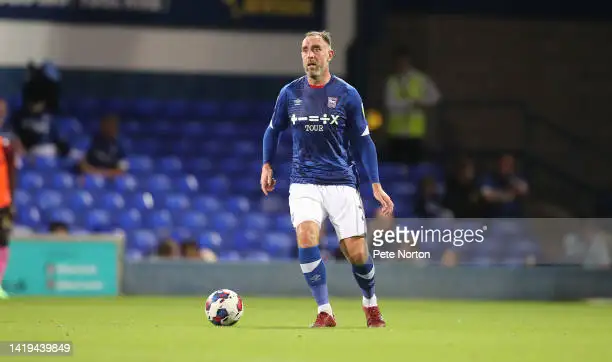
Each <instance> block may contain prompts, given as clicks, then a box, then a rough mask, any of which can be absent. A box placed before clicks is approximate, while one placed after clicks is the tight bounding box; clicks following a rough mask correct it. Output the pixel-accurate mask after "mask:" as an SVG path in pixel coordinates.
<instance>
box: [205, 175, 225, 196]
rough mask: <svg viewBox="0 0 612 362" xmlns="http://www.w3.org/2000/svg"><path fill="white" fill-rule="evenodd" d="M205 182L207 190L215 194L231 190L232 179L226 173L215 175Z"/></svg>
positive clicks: (222, 193)
mask: <svg viewBox="0 0 612 362" xmlns="http://www.w3.org/2000/svg"><path fill="white" fill-rule="evenodd" d="M205 182H206V190H208V191H209V192H210V193H212V194H214V195H224V194H227V192H228V191H229V190H230V180H229V178H228V177H227V176H224V175H217V176H213V177H211V178H209V179H207V180H206V181H205Z"/></svg>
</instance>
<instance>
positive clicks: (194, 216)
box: [175, 211, 208, 230]
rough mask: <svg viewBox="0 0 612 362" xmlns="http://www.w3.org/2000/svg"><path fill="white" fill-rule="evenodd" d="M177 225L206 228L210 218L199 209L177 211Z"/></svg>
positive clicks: (188, 227) (194, 228) (189, 227)
mask: <svg viewBox="0 0 612 362" xmlns="http://www.w3.org/2000/svg"><path fill="white" fill-rule="evenodd" d="M175 215H176V217H175V219H176V223H175V224H176V225H178V226H179V227H184V228H187V229H191V230H196V229H201V230H203V229H206V227H207V226H208V219H207V218H206V215H205V214H204V213H202V212H199V211H182V212H176V213H175Z"/></svg>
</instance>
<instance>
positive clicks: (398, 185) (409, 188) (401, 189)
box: [388, 181, 416, 197]
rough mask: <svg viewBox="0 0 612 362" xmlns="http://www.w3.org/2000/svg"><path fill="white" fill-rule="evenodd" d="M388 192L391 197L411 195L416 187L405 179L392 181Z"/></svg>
mask: <svg viewBox="0 0 612 362" xmlns="http://www.w3.org/2000/svg"><path fill="white" fill-rule="evenodd" d="M388 192H389V195H393V196H392V197H404V196H413V195H414V194H415V193H416V187H415V185H414V184H412V183H409V182H407V181H404V182H401V181H400V182H392V183H391V184H390V185H389V191H388Z"/></svg>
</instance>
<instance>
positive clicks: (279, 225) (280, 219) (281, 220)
mask: <svg viewBox="0 0 612 362" xmlns="http://www.w3.org/2000/svg"><path fill="white" fill-rule="evenodd" d="M274 224H275V225H274V226H275V228H276V230H278V231H280V232H285V233H286V232H293V230H294V228H293V223H292V221H291V215H286V214H283V215H278V216H277V217H276V219H275V220H274Z"/></svg>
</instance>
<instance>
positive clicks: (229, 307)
mask: <svg viewBox="0 0 612 362" xmlns="http://www.w3.org/2000/svg"><path fill="white" fill-rule="evenodd" d="M243 310H244V309H243V307H242V299H241V298H240V296H239V295H238V293H236V292H234V291H233V290H229V289H220V290H216V291H214V292H213V293H212V294H211V295H209V296H208V298H207V299H206V306H205V311H206V317H207V318H208V320H209V321H210V322H211V323H212V324H214V325H216V326H226V327H229V326H233V325H234V324H236V323H238V321H239V320H240V317H242V312H243Z"/></svg>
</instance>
